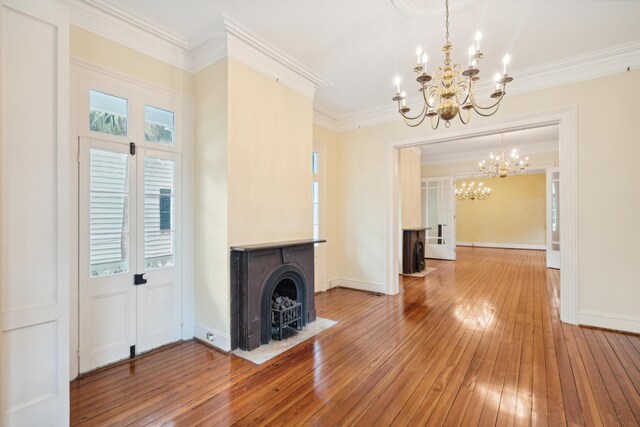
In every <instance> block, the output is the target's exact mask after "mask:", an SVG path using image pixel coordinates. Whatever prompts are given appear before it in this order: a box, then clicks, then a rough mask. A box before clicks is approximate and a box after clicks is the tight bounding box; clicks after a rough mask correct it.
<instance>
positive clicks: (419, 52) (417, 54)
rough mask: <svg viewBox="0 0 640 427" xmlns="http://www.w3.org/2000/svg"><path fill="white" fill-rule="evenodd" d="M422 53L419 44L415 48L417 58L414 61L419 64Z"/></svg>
mask: <svg viewBox="0 0 640 427" xmlns="http://www.w3.org/2000/svg"><path fill="white" fill-rule="evenodd" d="M421 55H422V48H421V47H420V46H418V48H417V49H416V57H417V58H418V59H416V62H417V63H418V64H419V63H420V56H421Z"/></svg>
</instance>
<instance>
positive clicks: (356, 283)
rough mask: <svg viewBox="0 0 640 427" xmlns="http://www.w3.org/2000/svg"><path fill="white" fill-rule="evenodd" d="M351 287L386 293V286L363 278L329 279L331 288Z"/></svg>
mask: <svg viewBox="0 0 640 427" xmlns="http://www.w3.org/2000/svg"><path fill="white" fill-rule="evenodd" d="M337 287H340V288H349V289H357V290H359V291H367V292H375V293H381V294H386V293H387V290H386V286H385V285H382V284H379V283H371V282H365V281H362V280H353V279H343V278H335V279H331V280H329V289H332V288H337Z"/></svg>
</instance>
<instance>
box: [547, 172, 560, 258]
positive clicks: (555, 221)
mask: <svg viewBox="0 0 640 427" xmlns="http://www.w3.org/2000/svg"><path fill="white" fill-rule="evenodd" d="M547 267H548V268H558V269H559V268H560V168H549V169H547Z"/></svg>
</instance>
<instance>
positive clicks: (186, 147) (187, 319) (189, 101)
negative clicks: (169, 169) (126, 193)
mask: <svg viewBox="0 0 640 427" xmlns="http://www.w3.org/2000/svg"><path fill="white" fill-rule="evenodd" d="M68 61H69V62H68V63H69V64H70V77H71V78H70V83H71V84H70V89H71V100H72V102H71V103H70V124H71V126H70V148H71V149H70V150H69V151H70V153H69V154H70V156H69V160H70V163H71V164H73V165H74V166H75V167H72V168H70V169H71V179H70V182H71V186H70V206H71V209H70V215H69V221H70V228H69V234H70V248H69V252H70V278H69V281H68V282H69V288H70V309H69V317H70V331H71V334H70V336H69V350H70V355H71V357H70V358H69V375H68V377H69V380H73V379H74V378H76V377H77V376H78V373H79V365H78V356H77V355H78V347H79V346H78V338H79V328H78V322H79V305H78V304H79V295H78V289H79V276H78V253H79V248H78V238H79V237H78V231H79V228H78V224H79V217H78V200H79V192H78V190H79V176H78V172H79V168H78V167H77V166H78V163H77V161H78V156H79V142H78V141H79V140H78V138H79V137H80V136H85V137H89V138H92V137H95V135H91V134H87V133H86V132H85V131H84V130H83V128H85V127H86V123H84V122H83V120H84V115H81V116H79V114H84V113H81V112H80V110H81V109H82V108H83V107H82V103H79V102H78V101H77V100H78V95H79V92H80V91H81V90H83V83H82V82H83V81H86V80H87V79H89V80H91V81H92V82H94V81H95V82H96V83H97V84H98V85H99V87H113V88H115V91H114V90H112V91H111V92H112V93H113V94H114V95H117V94H118V93H122V91H123V90H124V91H126V92H128V93H135V94H137V95H138V96H139V95H140V94H142V95H144V96H145V99H147V100H151V101H154V102H155V103H156V104H157V106H158V107H163V106H165V107H166V108H168V109H171V110H173V111H174V112H175V113H176V130H177V132H178V134H177V135H178V140H177V144H178V145H177V146H176V147H165V148H164V150H166V151H170V152H177V153H180V154H181V155H182V159H181V163H182V184H181V191H182V202H181V205H182V221H181V222H182V224H181V226H182V239H181V242H180V246H181V251H182V266H181V281H182V339H184V340H188V339H191V338H193V331H194V320H195V315H194V311H195V307H194V303H195V300H194V293H195V291H194V278H193V271H194V268H193V259H194V257H193V222H194V221H193V215H194V208H193V199H194V194H193V182H194V167H193V161H194V159H193V98H192V97H191V96H188V95H184V94H182V93H179V92H175V91H171V90H168V89H166V88H163V87H159V86H156V85H154V84H151V83H148V82H146V81H144V80H140V79H137V78H135V77H131V76H129V75H126V74H122V73H119V72H117V71H114V70H111V69H109V68H106V67H102V66H100V65H96V64H93V63H90V62H86V61H83V60H80V59H77V58H73V57H71V58H70V59H69V60H68ZM107 92H109V91H107ZM156 101H157V102H156ZM167 104H171V106H172V108H169V105H167ZM78 120H82V122H78ZM99 138H100V139H103V140H109V139H110V138H111V137H110V136H109V135H106V134H100V136H99ZM112 140H113V139H112ZM132 141H133V140H132ZM138 142H139V141H138ZM139 146H141V147H143V146H145V143H144V142H142V143H141V144H139ZM150 148H154V149H156V148H157V147H156V146H154V145H151V146H150ZM176 244H178V243H176Z"/></svg>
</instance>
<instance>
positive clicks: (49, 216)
mask: <svg viewBox="0 0 640 427" xmlns="http://www.w3.org/2000/svg"><path fill="white" fill-rule="evenodd" d="M68 33H69V22H68V16H67V11H66V8H65V7H63V6H61V5H59V4H58V3H56V2H54V1H52V0H0V85H1V87H0V100H1V102H0V129H1V133H0V185H1V189H0V245H1V246H0V279H1V281H2V282H1V285H2V286H1V292H0V311H1V316H0V331H1V337H0V369H1V372H0V405H1V410H2V411H1V415H0V425H2V426H38V427H43V426H61V425H67V424H68V423H69V381H68V379H69V371H68V369H69V368H68V365H69V362H68V361H69V321H68V317H69V314H68V313H69V308H68V294H69V253H68V252H69V237H68V236H69V224H68V218H69V194H68V193H69V135H68V127H69V115H68V98H69V89H68V85H69V71H68V68H69V35H68Z"/></svg>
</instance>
